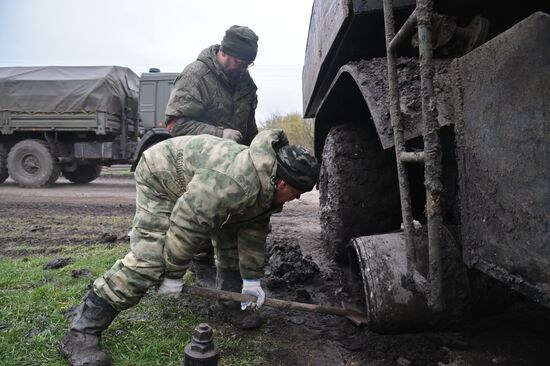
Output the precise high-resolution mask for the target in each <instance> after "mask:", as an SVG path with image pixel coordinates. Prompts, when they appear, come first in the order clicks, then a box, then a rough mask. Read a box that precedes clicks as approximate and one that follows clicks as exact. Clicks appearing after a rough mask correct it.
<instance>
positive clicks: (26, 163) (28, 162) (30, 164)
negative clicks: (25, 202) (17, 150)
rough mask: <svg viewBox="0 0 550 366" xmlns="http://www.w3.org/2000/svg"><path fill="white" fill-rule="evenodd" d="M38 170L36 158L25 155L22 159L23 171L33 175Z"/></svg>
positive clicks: (38, 164) (38, 165)
mask: <svg viewBox="0 0 550 366" xmlns="http://www.w3.org/2000/svg"><path fill="white" fill-rule="evenodd" d="M39 168H40V163H39V161H38V158H37V157H36V156H34V155H26V156H25V157H24V158H23V169H25V171H26V172H27V173H29V174H35V173H36V171H37V170H38V169H39Z"/></svg>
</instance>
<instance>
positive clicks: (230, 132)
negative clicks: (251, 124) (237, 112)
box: [222, 128, 243, 142]
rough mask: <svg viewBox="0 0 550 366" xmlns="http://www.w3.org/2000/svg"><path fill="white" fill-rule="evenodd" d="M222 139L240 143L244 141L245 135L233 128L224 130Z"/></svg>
mask: <svg viewBox="0 0 550 366" xmlns="http://www.w3.org/2000/svg"><path fill="white" fill-rule="evenodd" d="M222 137H223V138H224V139H228V140H233V141H235V142H240V141H241V140H242V139H243V135H242V134H241V133H240V132H239V131H237V130H234V129H232V128H224V130H223V134H222Z"/></svg>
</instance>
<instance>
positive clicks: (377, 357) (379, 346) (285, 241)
mask: <svg viewBox="0 0 550 366" xmlns="http://www.w3.org/2000/svg"><path fill="white" fill-rule="evenodd" d="M134 199H135V190H134V183H133V180H131V179H129V178H101V179H98V180H97V181H95V182H93V183H91V184H89V185H83V186H77V185H73V184H71V183H69V182H67V181H64V180H59V181H58V183H56V184H55V186H54V187H52V188H47V189H21V188H18V187H17V186H16V185H15V184H14V183H13V182H12V181H7V182H6V183H4V184H2V185H1V186H0V213H1V214H2V215H13V216H18V217H22V216H26V217H28V218H29V219H30V220H31V224H32V218H33V216H36V215H37V213H38V212H39V213H41V214H44V213H46V212H48V211H49V210H51V211H56V212H59V211H62V212H67V213H70V214H71V215H78V213H79V212H81V211H86V212H87V213H88V214H89V213H90V212H94V214H97V215H105V214H109V215H122V216H128V215H131V214H132V212H133V205H134ZM317 202H318V192H317V191H314V192H311V193H308V194H306V195H304V196H303V197H302V199H301V200H300V201H295V202H291V203H289V204H287V206H286V207H285V209H284V211H283V213H282V214H279V215H276V216H274V217H273V218H272V232H271V234H270V235H269V237H268V247H270V246H271V247H273V246H274V245H275V246H277V245H279V246H288V245H294V244H296V245H299V247H300V248H301V251H302V253H303V254H304V255H311V258H312V259H313V261H314V262H316V263H317V265H318V266H319V269H320V271H319V272H318V273H317V274H316V276H315V278H313V280H312V281H311V282H307V283H305V282H304V283H301V282H295V283H293V284H292V285H291V286H274V287H273V288H271V289H268V291H267V292H268V296H271V297H275V298H281V299H287V300H294V301H304V299H305V300H308V298H310V299H311V302H313V303H317V304H327V305H333V306H337V305H338V304H339V300H340V299H341V297H342V295H343V294H344V295H345V294H346V292H347V291H348V288H347V286H346V284H345V283H344V281H343V280H342V278H343V277H342V274H341V273H340V270H339V268H338V267H336V266H335V265H333V264H332V263H331V261H329V260H327V256H326V250H325V249H324V248H323V247H322V246H321V244H320V241H319V236H320V228H319V224H318V221H319V219H318V203H317ZM38 224H39V222H37V223H36V225H38ZM50 239H51V240H55V239H56V238H50ZM43 240H44V239H43ZM0 244H1V240H0ZM1 248H2V246H1V245H0V250H2V249H1ZM534 309H536V308H533V307H532V306H531V304H529V303H525V302H518V303H516V304H515V305H513V306H512V307H511V308H510V309H509V311H508V312H506V313H504V314H500V315H498V316H494V317H492V318H485V319H483V320H478V321H475V322H472V323H469V324H465V325H464V328H462V329H460V330H455V331H445V332H425V333H417V334H400V335H378V334H375V333H372V332H370V331H368V330H367V329H366V328H365V327H357V326H355V325H353V324H351V323H350V322H349V321H347V320H346V319H343V318H340V317H336V316H330V315H319V314H310V313H300V312H283V311H279V310H274V309H269V308H265V309H264V310H262V311H263V314H264V316H265V317H266V319H267V324H266V325H265V326H264V328H263V330H261V331H263V332H269V334H270V335H272V336H273V337H276V338H277V339H278V340H279V341H280V343H281V349H280V352H275V353H273V354H269V355H267V357H268V359H269V360H270V361H271V364H274V365H344V364H345V365H377V366H380V365H426V366H429V365H445V364H451V365H473V366H482V365H546V364H550V350H549V349H548V344H550V335H549V333H550V332H549V328H548V326H547V324H548V323H547V322H546V321H545V320H544V318H541V317H539V316H538V315H537V314H536V313H534V312H533V310H534Z"/></svg>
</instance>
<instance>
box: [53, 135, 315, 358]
mask: <svg viewBox="0 0 550 366" xmlns="http://www.w3.org/2000/svg"><path fill="white" fill-rule="evenodd" d="M317 177H318V164H317V161H316V159H315V158H314V157H313V156H312V155H311V154H310V153H309V152H308V151H307V150H306V149H304V148H303V147H301V146H298V145H289V144H288V141H287V138H286V135H285V134H284V132H283V131H282V130H266V131H263V132H262V133H260V134H258V135H257V136H256V138H255V139H254V140H253V141H252V143H251V144H250V147H246V146H244V145H240V144H237V143H235V142H234V141H230V140H227V139H221V138H218V137H214V136H208V135H200V136H183V137H175V138H172V139H168V140H166V141H163V142H161V143H158V144H157V145H155V146H153V147H151V148H149V149H148V150H147V151H145V153H144V154H143V156H142V158H141V160H140V162H139V164H138V166H137V169H136V171H135V180H136V192H137V197H136V215H135V218H134V222H133V233H132V236H131V238H130V247H131V251H130V252H129V253H128V254H127V255H126V256H125V257H124V258H123V259H121V260H118V261H116V263H115V264H114V265H113V266H112V268H111V269H110V270H108V271H107V272H106V273H105V274H104V275H103V276H101V277H99V278H97V279H96V280H95V282H94V284H93V288H92V289H90V290H89V291H88V293H87V295H86V296H85V298H84V301H83V303H82V304H81V306H80V307H79V308H78V312H77V315H76V316H75V318H74V319H73V321H72V323H71V325H70V327H69V331H68V332H67V334H66V335H65V337H64V338H63V340H62V341H61V342H60V350H61V352H62V354H63V355H64V356H65V357H66V358H67V360H68V361H69V364H70V365H108V364H109V362H110V361H109V357H108V355H107V353H106V352H105V351H104V350H103V349H102V347H101V345H100V337H101V333H102V331H104V330H105V329H106V328H107V327H108V326H109V324H110V323H111V322H112V321H113V320H114V318H115V317H116V316H117V314H118V313H119V312H120V311H122V310H124V309H128V308H129V307H131V306H134V305H135V304H137V303H138V302H139V301H140V299H141V297H142V296H143V295H145V293H146V292H147V290H148V289H149V288H151V287H153V286H155V285H159V284H160V286H159V288H158V293H161V294H177V293H180V292H181V290H182V287H183V282H182V276H183V274H184V272H185V271H186V269H187V267H188V266H189V263H190V260H191V258H192V256H193V254H194V252H195V251H196V250H197V248H198V246H199V245H200V243H201V242H203V241H204V240H207V239H209V240H212V242H213V244H214V249H215V253H216V267H217V276H216V277H217V278H216V286H217V288H220V289H223V290H229V291H234V292H242V293H244V294H250V295H254V296H256V302H255V303H254V304H239V303H235V302H230V301H229V302H218V303H217V304H216V306H215V309H216V311H218V312H223V314H224V315H225V318H226V319H227V320H229V321H231V322H232V323H233V324H235V325H236V326H239V327H241V328H244V329H249V328H255V327H258V326H260V325H261V323H262V322H261V318H260V317H259V314H258V312H256V311H253V310H251V309H249V308H259V307H260V306H262V304H263V301H264V299H265V294H264V291H263V290H262V287H261V283H260V278H261V277H262V275H263V265H264V261H265V240H266V237H267V234H268V226H269V219H270V216H271V214H273V213H274V212H279V211H281V209H282V207H283V204H284V203H285V202H288V201H291V200H293V199H296V198H299V197H300V195H301V194H302V193H303V192H306V191H310V190H311V189H312V188H313V186H314V184H315V182H316V180H317ZM241 285H242V287H241ZM241 308H242V309H243V310H241Z"/></svg>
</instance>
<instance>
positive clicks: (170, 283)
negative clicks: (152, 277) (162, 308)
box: [157, 278, 183, 297]
mask: <svg viewBox="0 0 550 366" xmlns="http://www.w3.org/2000/svg"><path fill="white" fill-rule="evenodd" d="M181 290H183V280H182V279H181V278H179V279H171V278H165V279H164V280H162V283H161V284H160V286H159V289H158V291H157V293H159V294H161V295H169V296H170V297H176V296H177V295H178V294H179V293H180V292H181Z"/></svg>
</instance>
